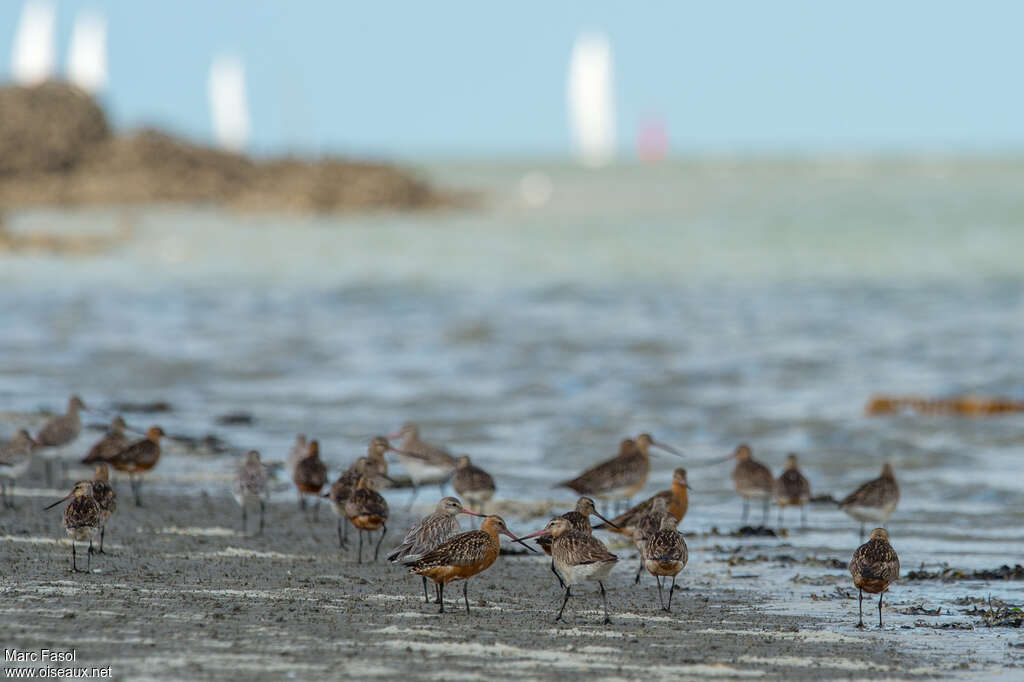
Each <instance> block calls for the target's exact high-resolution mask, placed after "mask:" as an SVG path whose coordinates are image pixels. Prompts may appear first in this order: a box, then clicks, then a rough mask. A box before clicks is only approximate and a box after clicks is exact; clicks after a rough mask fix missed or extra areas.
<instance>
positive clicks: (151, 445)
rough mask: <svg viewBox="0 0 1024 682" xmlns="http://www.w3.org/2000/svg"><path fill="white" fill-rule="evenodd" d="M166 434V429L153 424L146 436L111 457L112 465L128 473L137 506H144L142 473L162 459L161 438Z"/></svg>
mask: <svg viewBox="0 0 1024 682" xmlns="http://www.w3.org/2000/svg"><path fill="white" fill-rule="evenodd" d="M164 435H166V434H165V433H164V430H163V429H161V428H160V427H159V426H151V427H149V429H148V430H147V431H146V437H145V438H143V439H141V440H137V441H135V442H134V443H132V444H131V445H128V446H127V447H125V448H124V449H123V450H121V452H119V453H117V454H116V455H114V456H113V457H111V458H110V466H112V467H114V468H115V469H117V470H118V471H120V472H123V473H127V474H128V481H129V482H130V483H131V486H132V496H133V497H134V498H135V506H136V507H141V506H142V499H141V496H140V495H139V492H140V491H141V490H142V474H144V473H146V472H147V471H150V470H151V469H152V468H153V467H155V466H156V463H157V462H159V461H160V438H161V437H163V436H164Z"/></svg>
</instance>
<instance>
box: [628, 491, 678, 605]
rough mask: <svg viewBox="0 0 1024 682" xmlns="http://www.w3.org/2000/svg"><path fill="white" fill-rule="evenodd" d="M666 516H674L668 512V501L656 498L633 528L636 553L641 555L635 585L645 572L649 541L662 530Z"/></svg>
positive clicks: (634, 580)
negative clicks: (646, 549)
mask: <svg viewBox="0 0 1024 682" xmlns="http://www.w3.org/2000/svg"><path fill="white" fill-rule="evenodd" d="M665 514H668V515H669V516H672V513H671V512H669V511H668V500H667V499H665V498H664V497H656V498H654V501H653V502H652V503H651V508H650V510H648V512H647V513H646V514H644V515H643V516H641V517H640V520H639V521H637V522H636V526H634V528H633V544H634V545H636V551H637V552H638V553H639V554H640V565H639V566H638V567H637V569H636V576H634V578H633V584H634V585H636V584H638V583H639V582H640V573H641V572H643V570H644V561H645V559H646V556H647V555H646V553H645V551H644V548H645V547H646V546H647V541H648V540H649V539H650V538H651V537H652V536H653V535H654V534H655V533H657V532H658V531H659V530H661V526H662V521H663V519H664V516H665ZM672 518H673V519H675V518H676V517H675V516H672Z"/></svg>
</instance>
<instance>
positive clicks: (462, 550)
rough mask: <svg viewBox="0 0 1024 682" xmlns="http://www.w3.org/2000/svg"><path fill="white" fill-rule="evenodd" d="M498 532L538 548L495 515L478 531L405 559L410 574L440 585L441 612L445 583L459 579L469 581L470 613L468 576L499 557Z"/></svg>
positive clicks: (466, 598)
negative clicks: (415, 556)
mask: <svg viewBox="0 0 1024 682" xmlns="http://www.w3.org/2000/svg"><path fill="white" fill-rule="evenodd" d="M499 533H501V534H504V535H507V536H509V537H510V538H512V539H513V540H515V541H516V542H519V543H521V544H522V545H523V546H524V547H526V548H527V549H529V550H530V551H532V552H535V551H536V550H535V549H533V548H532V547H529V546H527V545H526V543H524V542H523V541H522V538H518V537H516V536H515V535H513V534H512V533H511V531H509V529H508V527H507V526H506V525H505V520H504V519H502V518H501V517H500V516H493V515H492V516H488V517H487V518H485V519H484V521H483V523H482V524H480V529H479V530H471V531H468V532H466V533H459V534H458V535H456V536H455V537H453V538H451V539H450V540H447V541H446V542H443V543H441V544H440V545H438V546H437V547H435V548H434V549H432V550H430V551H429V552H427V553H426V554H424V555H422V556H420V557H419V558H418V559H414V560H412V561H408V562H406V565H407V566H408V567H409V572H410V573H415V574H416V575H421V576H424V577H426V578H430V579H431V580H433V581H434V583H436V584H437V601H438V604H440V608H439V609H438V612H439V613H444V586H445V585H447V584H448V583H451V582H455V581H456V580H464V581H466V582H464V583H463V585H462V598H463V600H464V601H465V603H466V613H469V595H468V593H467V588H468V586H469V579H470V578H472V577H473V576H475V575H476V574H478V573H481V572H483V571H486V570H487V569H488V568H490V566H491V564H493V563H494V560H495V559H497V558H498V554H499V553H500V551H501V542H500V541H499V540H498V534H499Z"/></svg>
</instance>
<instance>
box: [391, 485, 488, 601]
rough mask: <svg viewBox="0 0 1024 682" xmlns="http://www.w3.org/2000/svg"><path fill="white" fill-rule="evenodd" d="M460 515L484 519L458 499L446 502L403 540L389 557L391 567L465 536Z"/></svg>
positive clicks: (421, 521) (424, 583) (443, 501)
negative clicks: (461, 535)
mask: <svg viewBox="0 0 1024 682" xmlns="http://www.w3.org/2000/svg"><path fill="white" fill-rule="evenodd" d="M459 514H471V515H473V516H483V514H478V513H477V512H474V511H470V510H469V509H466V508H465V507H463V506H462V502H461V501H459V500H458V498H455V497H445V498H442V499H441V501H440V502H438V503H437V506H436V507H434V511H433V512H431V513H430V514H428V515H427V516H424V517H423V518H422V519H420V521H419V522H418V523H416V524H415V525H413V527H412V528H410V529H409V532H408V533H406V534H405V538H404V539H403V540H402V544H400V545H398V547H395V549H394V550H393V551H392V552H391V553H390V554H388V556H387V560H388V561H390V562H391V563H393V564H394V563H408V562H410V561H414V560H416V559H418V558H420V557H421V556H423V555H424V554H426V553H427V552H429V551H430V550H432V549H434V548H435V547H438V546H440V545H441V544H443V543H444V542H447V541H448V540H449V539H451V538H453V537H455V536H456V535H458V534H459V533H461V532H462V526H461V525H460V524H459V519H458V515H459ZM420 577H421V578H423V599H424V600H425V601H426V602H428V603H429V602H430V596H429V594H428V593H427V576H425V575H424V576H420Z"/></svg>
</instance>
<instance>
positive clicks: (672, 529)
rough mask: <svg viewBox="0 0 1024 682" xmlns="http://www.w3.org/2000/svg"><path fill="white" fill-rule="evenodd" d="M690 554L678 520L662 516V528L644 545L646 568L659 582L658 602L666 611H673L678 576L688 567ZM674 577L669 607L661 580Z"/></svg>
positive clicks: (671, 516) (666, 513)
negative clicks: (677, 528)
mask: <svg viewBox="0 0 1024 682" xmlns="http://www.w3.org/2000/svg"><path fill="white" fill-rule="evenodd" d="M689 558H690V553H689V551H688V549H687V547H686V540H685V539H684V538H683V535H682V533H680V532H679V531H677V530H676V519H675V517H674V516H673V515H672V514H671V513H669V512H665V513H664V514H663V515H662V521H661V526H660V528H659V529H658V530H657V531H655V532H654V533H653V534H651V535H650V536H649V537H648V538H647V540H646V542H645V543H644V566H646V567H647V571H648V572H649V573H650V574H651V575H653V576H654V578H655V580H657V581H658V601H659V602H661V608H662V609H664V610H665V611H671V610H672V593H673V592H675V590H676V576H677V575H679V572H680V571H682V570H683V568H685V567H686V562H687V561H688V560H689ZM663 576H672V586H671V587H670V588H669V590H668V605H666V604H665V600H664V597H663V595H662V588H661V578H662V577H663Z"/></svg>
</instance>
